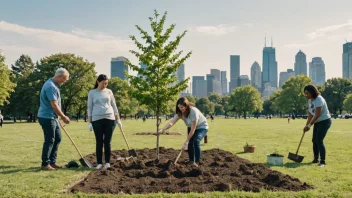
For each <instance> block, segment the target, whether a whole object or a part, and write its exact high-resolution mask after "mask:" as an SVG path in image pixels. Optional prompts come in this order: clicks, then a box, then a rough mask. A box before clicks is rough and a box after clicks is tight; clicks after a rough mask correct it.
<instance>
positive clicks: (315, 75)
mask: <svg viewBox="0 0 352 198" xmlns="http://www.w3.org/2000/svg"><path fill="white" fill-rule="evenodd" d="M309 77H310V78H311V79H312V83H313V84H314V85H323V84H324V83H325V78H326V74H325V63H324V61H323V59H322V58H321V57H314V58H313V59H312V62H310V63H309Z"/></svg>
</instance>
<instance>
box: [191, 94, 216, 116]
mask: <svg viewBox="0 0 352 198" xmlns="http://www.w3.org/2000/svg"><path fill="white" fill-rule="evenodd" d="M195 105H196V107H197V108H198V109H199V111H200V112H202V113H203V114H204V115H207V114H210V113H211V112H213V111H214V109H212V107H213V106H212V105H211V103H210V101H209V99H208V98H200V99H199V100H197V102H196V104H195ZM214 107H215V106H214Z"/></svg>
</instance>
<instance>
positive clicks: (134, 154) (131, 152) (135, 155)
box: [128, 149, 137, 157]
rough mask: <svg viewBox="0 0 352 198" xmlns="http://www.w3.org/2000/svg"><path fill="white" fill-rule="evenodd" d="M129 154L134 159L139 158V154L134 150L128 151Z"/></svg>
mask: <svg viewBox="0 0 352 198" xmlns="http://www.w3.org/2000/svg"><path fill="white" fill-rule="evenodd" d="M128 154H129V155H130V156H132V157H137V152H136V150H134V149H131V150H129V151H128Z"/></svg>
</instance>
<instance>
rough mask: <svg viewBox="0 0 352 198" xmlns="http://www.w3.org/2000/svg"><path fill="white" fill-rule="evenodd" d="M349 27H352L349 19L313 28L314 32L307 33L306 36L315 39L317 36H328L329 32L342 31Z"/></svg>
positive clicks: (351, 21)
mask: <svg viewBox="0 0 352 198" xmlns="http://www.w3.org/2000/svg"><path fill="white" fill-rule="evenodd" d="M351 28H352V20H349V21H348V22H346V23H342V24H337V25H331V26H327V27H324V28H319V29H317V30H315V31H314V32H311V33H308V34H307V36H308V38H310V39H317V38H321V37H325V36H329V35H331V34H334V33H336V32H338V31H344V30H346V29H351Z"/></svg>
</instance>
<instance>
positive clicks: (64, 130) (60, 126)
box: [57, 120, 83, 158]
mask: <svg viewBox="0 0 352 198" xmlns="http://www.w3.org/2000/svg"><path fill="white" fill-rule="evenodd" d="M57 122H58V123H59V125H60V127H61V128H62V129H63V130H64V131H65V133H66V135H67V136H68V138H69V139H70V140H71V142H72V144H73V146H74V147H75V148H76V150H77V152H78V154H79V155H80V156H81V158H83V155H82V153H81V152H80V151H79V149H78V147H77V146H76V144H75V142H74V141H73V139H72V138H71V136H70V134H68V132H67V131H66V129H65V128H64V126H63V125H62V124H61V122H60V121H59V120H57Z"/></svg>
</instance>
